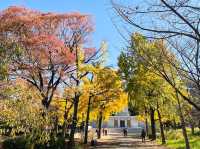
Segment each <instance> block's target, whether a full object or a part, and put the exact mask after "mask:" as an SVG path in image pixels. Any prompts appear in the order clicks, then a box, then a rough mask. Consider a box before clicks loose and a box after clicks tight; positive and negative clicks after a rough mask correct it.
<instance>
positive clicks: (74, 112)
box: [68, 93, 80, 149]
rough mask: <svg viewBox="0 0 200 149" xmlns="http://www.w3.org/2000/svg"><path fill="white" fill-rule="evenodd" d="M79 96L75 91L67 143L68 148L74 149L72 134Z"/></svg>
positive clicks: (74, 128)
mask: <svg viewBox="0 0 200 149" xmlns="http://www.w3.org/2000/svg"><path fill="white" fill-rule="evenodd" d="M79 97H80V95H78V94H77V93H76V94H75V99H74V111H73V118H72V125H71V132H70V137H69V143H68V148H69V149H74V148H75V142H74V134H75V131H76V125H77V114H78V103H79Z"/></svg>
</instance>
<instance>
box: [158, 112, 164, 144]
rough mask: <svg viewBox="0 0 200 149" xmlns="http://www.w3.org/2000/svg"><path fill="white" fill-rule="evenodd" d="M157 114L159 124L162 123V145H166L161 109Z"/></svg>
mask: <svg viewBox="0 0 200 149" xmlns="http://www.w3.org/2000/svg"><path fill="white" fill-rule="evenodd" d="M157 112H158V119H159V123H160V134H161V138H162V144H166V139H165V133H164V128H163V123H162V117H161V114H160V111H159V109H157Z"/></svg>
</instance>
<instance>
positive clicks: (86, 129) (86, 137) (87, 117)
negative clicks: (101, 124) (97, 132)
mask: <svg viewBox="0 0 200 149" xmlns="http://www.w3.org/2000/svg"><path fill="white" fill-rule="evenodd" d="M91 98H92V97H91V96H90V97H89V100H88V108H87V115H86V120H85V137H84V144H87V142H88V126H89V121H90V105H91Z"/></svg>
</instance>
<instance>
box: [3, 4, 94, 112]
mask: <svg viewBox="0 0 200 149" xmlns="http://www.w3.org/2000/svg"><path fill="white" fill-rule="evenodd" d="M92 31H93V25H92V24H91V21H90V16H88V15H82V14H80V13H64V14H56V13H42V12H40V11H36V10H31V9H27V8H23V7H16V6H13V7H9V8H7V9H5V10H3V11H0V45H1V47H3V48H5V49H6V50H5V51H11V52H10V53H12V52H13V53H17V54H15V55H14V56H13V55H12V56H11V57H10V58H11V61H10V63H9V76H10V77H9V78H12V79H15V78H16V77H20V78H22V79H24V80H26V81H27V82H29V83H30V84H31V85H33V86H35V87H36V88H37V89H38V91H39V92H40V94H41V97H42V104H43V105H44V107H45V108H47V109H48V107H49V105H50V103H51V101H52V98H53V95H54V93H55V91H56V89H57V88H58V86H59V85H60V84H61V83H63V82H65V83H66V82H67V81H66V80H69V76H70V75H71V73H73V72H74V71H75V70H76V57H77V56H76V52H75V51H76V49H77V48H80V47H82V48H81V49H82V51H83V53H85V55H86V56H85V57H86V59H85V62H86V63H87V62H88V61H89V60H90V59H91V57H93V56H92V55H95V53H96V52H95V50H94V49H93V48H84V47H83V45H84V44H86V42H87V40H88V37H89V36H88V35H90V33H91V32H92ZM88 49H89V50H88ZM16 51H17V52H16Z"/></svg>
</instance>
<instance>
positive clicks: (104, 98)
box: [82, 66, 127, 143]
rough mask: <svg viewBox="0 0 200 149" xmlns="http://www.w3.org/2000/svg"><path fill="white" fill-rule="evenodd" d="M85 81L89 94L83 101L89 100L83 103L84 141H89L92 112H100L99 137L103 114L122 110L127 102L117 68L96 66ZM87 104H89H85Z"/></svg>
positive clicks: (106, 115)
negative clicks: (84, 116) (84, 110)
mask: <svg viewBox="0 0 200 149" xmlns="http://www.w3.org/2000/svg"><path fill="white" fill-rule="evenodd" d="M108 78H109V79H108ZM84 82H85V85H84V88H83V89H84V90H85V92H86V95H87V96H85V97H84V98H83V99H82V103H85V101H87V102H88V103H85V104H83V106H84V107H85V108H86V121H85V125H86V127H85V138H84V143H87V136H88V134H87V133H88V125H89V121H90V112H91V111H92V112H96V113H99V133H98V134H99V136H98V137H100V132H101V130H100V129H101V123H102V119H103V116H104V117H108V116H110V114H111V112H118V111H120V110H121V109H122V108H123V107H124V106H125V105H126V103H127V102H126V96H125V93H124V92H123V90H122V86H121V80H120V79H119V76H118V75H117V73H116V71H115V70H112V69H110V68H106V67H102V66H96V67H95V70H94V72H93V75H92V77H91V78H90V79H85V80H84ZM85 98H87V99H85ZM83 100H84V101H83ZM86 104H87V106H85V105H86ZM113 105H115V108H113V107H114V106H113ZM102 110H103V111H102ZM93 120H94V118H93Z"/></svg>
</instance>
